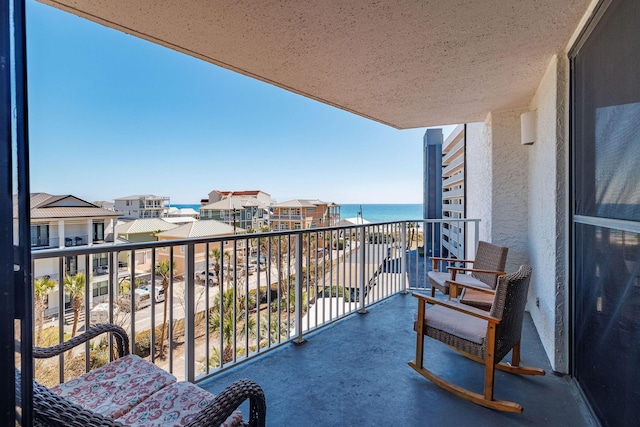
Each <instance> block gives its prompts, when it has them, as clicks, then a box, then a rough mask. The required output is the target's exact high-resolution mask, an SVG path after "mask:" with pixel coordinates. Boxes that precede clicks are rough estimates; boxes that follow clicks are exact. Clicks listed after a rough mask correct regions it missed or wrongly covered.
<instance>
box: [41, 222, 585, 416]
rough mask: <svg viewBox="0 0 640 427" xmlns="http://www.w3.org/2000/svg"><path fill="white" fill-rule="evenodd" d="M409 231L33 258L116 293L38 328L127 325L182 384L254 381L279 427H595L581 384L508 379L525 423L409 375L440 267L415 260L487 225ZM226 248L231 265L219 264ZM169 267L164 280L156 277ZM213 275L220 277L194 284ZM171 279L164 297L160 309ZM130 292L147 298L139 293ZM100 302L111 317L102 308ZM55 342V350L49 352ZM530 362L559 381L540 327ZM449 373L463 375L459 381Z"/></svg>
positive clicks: (469, 369) (316, 233) (63, 298)
mask: <svg viewBox="0 0 640 427" xmlns="http://www.w3.org/2000/svg"><path fill="white" fill-rule="evenodd" d="M407 222H413V223H415V222H418V223H419V224H420V225H421V229H420V231H419V233H418V238H417V239H416V240H415V241H414V240H413V239H412V241H411V242H408V233H407V231H408V228H409V227H407ZM407 222H404V221H401V222H390V223H381V224H369V225H364V226H351V227H334V228H325V229H315V230H313V231H307V230H300V231H288V232H281V233H277V232H273V233H260V234H254V235H241V236H225V237H224V238H208V239H190V240H184V241H174V242H151V243H144V244H126V245H113V246H105V247H87V248H65V249H56V250H42V251H34V252H33V254H32V256H33V259H34V260H35V263H36V264H35V265H36V270H38V268H39V267H38V266H39V265H50V266H51V265H53V266H55V269H57V270H59V271H51V272H44V271H36V272H35V275H36V277H44V276H45V274H46V275H47V277H50V278H53V280H55V279H56V278H57V277H65V275H64V274H63V272H64V269H65V267H66V265H65V263H66V262H67V260H68V259H69V258H71V257H75V258H77V264H78V266H79V267H80V269H79V270H84V271H90V272H91V273H90V275H89V277H88V278H87V280H86V283H87V284H88V286H90V287H95V288H96V289H100V290H103V289H107V290H108V294H107V295H103V294H102V293H101V294H100V297H99V298H96V297H95V295H96V293H95V292H91V289H86V290H85V291H84V292H82V293H81V295H78V296H76V297H78V298H82V299H83V304H82V309H81V313H79V316H78V317H77V318H78V323H77V324H76V325H72V322H73V319H74V317H75V316H73V313H72V310H71V309H69V307H70V306H71V304H69V300H70V299H71V298H72V297H71V296H70V295H65V293H58V292H56V297H57V298H49V307H48V309H47V316H48V317H47V319H49V320H46V321H43V322H42V323H40V321H39V320H38V319H39V316H38V309H37V307H36V308H35V312H36V322H35V327H36V333H35V337H36V341H37V342H38V343H39V344H41V345H43V344H45V345H49V344H53V343H55V342H57V339H56V338H53V339H52V337H62V333H61V332H60V331H64V334H65V337H66V334H67V333H68V332H69V331H70V330H71V329H72V328H73V327H74V326H75V327H77V329H78V330H82V328H84V327H85V324H95V323H98V322H107V321H108V322H113V323H118V324H120V325H121V326H123V327H124V328H125V329H126V330H127V331H128V333H129V336H130V340H131V342H130V345H131V348H132V349H134V350H133V351H134V352H135V353H137V354H138V355H140V356H142V357H144V358H147V359H149V360H151V361H153V362H154V363H156V364H157V365H158V366H160V367H162V368H164V369H166V370H167V371H169V372H171V373H173V374H174V375H176V376H177V377H178V378H179V379H187V380H189V381H193V382H197V383H199V384H200V385H201V386H202V387H204V388H207V389H209V390H211V391H213V392H216V391H220V389H221V388H223V387H224V385H225V384H226V383H228V382H229V381H231V380H233V379H235V378H236V377H239V376H248V377H251V378H253V379H254V380H257V381H258V382H259V383H260V384H261V385H262V386H263V388H264V390H265V392H266V395H267V400H268V404H269V411H268V414H269V416H268V423H269V425H291V424H294V425H344V424H353V425H369V424H386V425H420V424H421V422H422V421H420V420H424V419H425V417H427V416H432V417H436V419H438V420H441V422H443V423H444V422H453V423H454V424H458V425H461V424H467V423H470V422H471V421H472V420H474V421H475V424H478V422H477V421H478V419H481V420H482V423H485V424H481V425H499V424H504V423H512V422H520V421H522V422H524V423H527V422H529V423H534V422H535V421H536V420H540V419H543V417H544V416H546V414H548V413H553V414H554V421H555V420H557V418H556V414H557V416H558V417H561V418H563V417H566V419H568V420H574V421H575V420H584V422H580V423H579V424H580V425H588V422H589V420H590V418H589V417H588V416H587V415H585V414H586V411H585V410H584V408H583V407H582V404H581V401H580V400H579V399H578V398H576V391H575V389H574V385H573V383H572V382H571V381H569V380H567V379H564V378H562V377H557V376H554V375H547V376H546V377H543V378H534V379H522V378H518V377H515V376H511V377H510V376H509V375H508V374H504V375H502V374H497V379H496V382H497V388H496V395H497V397H500V396H501V395H504V396H508V398H509V399H512V400H518V401H520V402H522V403H523V404H524V406H525V408H527V409H526V411H525V413H524V414H522V415H505V414H501V413H496V412H493V411H488V410H486V409H483V408H480V407H476V406H475V405H473V404H470V403H468V402H465V401H463V400H460V399H457V398H455V397H452V396H451V395H449V394H448V393H446V392H444V391H442V390H440V389H439V388H437V387H435V386H434V385H433V384H430V383H428V382H427V381H426V380H424V379H423V378H421V377H420V376H419V375H418V374H416V373H415V372H414V371H413V370H412V369H410V368H409V367H408V366H407V362H408V361H409V360H412V359H413V357H414V353H413V352H414V350H415V333H414V332H413V329H412V328H413V325H412V323H413V313H414V312H415V311H416V306H417V303H416V300H415V299H414V298H412V297H411V296H410V295H407V294H406V293H407V292H410V291H412V290H422V291H426V290H427V289H428V285H427V284H426V283H425V277H426V273H427V269H428V268H430V263H429V262H425V258H424V257H421V256H420V255H419V250H418V249H419V247H420V246H421V245H424V243H425V242H424V241H423V237H422V236H423V234H422V230H426V229H431V230H435V229H437V228H439V229H440V230H439V232H438V233H431V235H442V232H443V228H445V227H448V228H451V227H453V226H461V225H462V224H464V223H470V224H469V225H472V226H475V227H476V228H477V226H478V221H477V220H465V219H461V220H452V221H447V220H435V221H407ZM427 227H428V228H427ZM443 243H444V242H440V244H443ZM429 244H430V247H435V246H436V245H437V244H438V242H435V241H432V242H430V243H429ZM471 244H472V245H473V246H474V247H475V244H476V242H472V243H471ZM220 247H222V248H224V252H226V254H225V255H224V256H223V258H224V260H220V257H218V258H216V257H215V256H214V255H213V253H214V251H212V249H213V248H220ZM167 248H168V249H169V250H168V251H166V249H167ZM245 248H248V249H249V251H250V252H248V251H247V250H246V249H245ZM161 249H162V251H161ZM104 253H107V259H108V264H107V265H103V266H101V267H100V268H99V269H96V270H92V269H90V268H89V265H90V264H89V262H90V258H91V257H90V256H87V255H96V254H104ZM167 253H168V255H163V254H167ZM247 253H251V256H246V255H247ZM43 260H50V261H51V260H53V261H54V262H46V261H45V262H43ZM257 260H261V262H260V263H259V264H258V262H257ZM223 261H224V262H223ZM163 263H164V265H165V267H167V268H166V269H165V270H164V271H163V269H162V268H158V267H155V268H154V266H160V265H162V264H163ZM203 271H204V272H205V274H206V275H209V272H211V274H212V276H213V277H216V280H214V281H212V282H210V283H206V282H204V281H199V280H197V276H198V274H201V273H202V272H203ZM165 280H166V285H167V292H166V293H164V294H163V298H158V296H159V295H156V294H157V293H158V289H162V285H163V282H164V281H165ZM132 283H133V284H134V286H136V287H140V288H143V290H144V291H145V292H149V294H150V295H149V298H146V299H144V298H143V294H144V292H140V293H138V292H136V293H135V294H134V293H132V292H130V287H131V284H132ZM154 283H155V286H153V285H152V284H154ZM221 293H222V297H221V295H220V294H221ZM132 295H134V296H132ZM221 299H222V301H223V302H222V303H221V302H220V301H221ZM165 301H166V304H167V313H168V315H167V317H166V318H164V317H163V304H165ZM98 303H102V304H100V306H101V307H100V312H98V311H96V310H97V309H96V310H94V308H95V307H97V305H98ZM105 303H106V307H107V310H106V311H105V310H104V307H105ZM52 305H53V306H56V305H57V307H58V308H56V307H54V308H53V309H52V308H51V306H52ZM59 307H67V308H66V309H62V310H60V309H59ZM366 312H368V314H366V315H364V314H363V313H366ZM225 322H226V327H225V326H224V325H225ZM163 331H164V332H163ZM45 337H49V338H46V339H49V340H52V341H53V342H48V343H44V342H43V340H45ZM65 339H68V338H65ZM292 343H298V344H302V343H304V344H303V345H300V346H293V345H291V344H292ZM101 346H102V343H101V342H100V340H96V342H94V343H93V345H92V346H91V347H87V348H86V349H85V353H84V354H81V353H82V352H80V354H71V355H65V356H64V357H62V358H61V359H60V360H59V361H54V362H53V364H52V365H51V366H48V365H45V364H43V363H40V364H38V365H36V369H35V371H36V378H37V379H38V380H39V381H40V382H42V383H44V384H46V385H48V386H51V385H54V384H56V383H59V382H63V381H67V380H69V379H71V378H73V377H74V376H76V375H80V374H81V373H82V372H84V370H86V369H87V368H91V367H94V366H93V365H92V364H93V363H94V361H95V360H96V359H99V358H97V357H96V356H97V354H98V352H101V351H102V352H106V350H105V349H106V348H108V347H106V346H105V349H102V350H100V348H101ZM428 355H429V357H430V358H432V360H434V361H436V363H438V364H442V366H443V369H444V370H445V371H448V373H449V374H453V375H454V376H456V378H457V379H459V380H460V383H461V384H463V385H467V384H466V383H469V387H472V388H473V387H475V386H476V385H475V383H477V384H478V385H480V384H481V383H482V374H483V370H482V367H481V366H479V365H474V363H473V362H468V364H464V363H463V364H460V363H459V362H460V359H461V356H459V355H457V354H455V353H453V352H452V351H450V350H448V349H447V348H446V347H437V348H435V347H434V348H433V353H431V352H429V353H428ZM105 357H106V354H105V355H103V356H102V358H103V360H108V358H107V359H104V358H105ZM82 361H86V362H82ZM523 361H524V362H525V363H528V364H530V365H536V366H541V367H543V368H545V369H546V370H547V371H548V372H549V371H550V368H549V364H548V361H547V360H546V356H545V353H544V350H543V348H542V346H541V344H540V340H539V338H538V336H537V334H536V331H535V329H534V327H533V324H532V322H531V320H530V319H529V318H528V320H527V323H526V329H525V332H524V345H523ZM79 362H82V363H79ZM243 362H247V363H243ZM448 363H455V364H456V366H463V368H461V369H460V370H457V371H455V372H451V371H452V369H451V368H448V367H447V364H448ZM79 367H82V368H81V370H78V369H79ZM425 411H429V412H430V414H429V413H426V412H425ZM550 411H553V412H550ZM478 417H480V418H478ZM477 418H478V419H477ZM563 419H564V418H563ZM319 420H322V421H319Z"/></svg>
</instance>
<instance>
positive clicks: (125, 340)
mask: <svg viewBox="0 0 640 427" xmlns="http://www.w3.org/2000/svg"><path fill="white" fill-rule="evenodd" d="M107 332H110V333H112V334H113V337H114V338H115V340H116V346H117V348H118V357H122V356H126V355H127V354H129V337H128V336H127V333H126V331H125V330H124V329H122V327H120V326H118V325H115V324H113V323H105V324H101V325H96V326H94V327H92V328H90V329H87V331H86V332H84V333H82V334H80V335H78V336H76V337H73V338H71V339H69V340H67V341H65V342H63V343H61V344H58V345H54V346H52V347H33V357H34V358H36V359H47V358H49V357H53V356H58V355H60V354H62V353H64V352H65V351H68V350H71V349H72V348H74V347H77V346H78V345H80V344H84V343H85V342H87V341H89V340H91V339H93V338H95V337H97V336H98V335H101V334H104V333H107Z"/></svg>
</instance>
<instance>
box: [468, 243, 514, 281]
mask: <svg viewBox="0 0 640 427" xmlns="http://www.w3.org/2000/svg"><path fill="white" fill-rule="evenodd" d="M508 252H509V248H505V247H502V246H497V245H494V244H492V243H487V242H483V241H479V242H478V250H477V251H476V258H475V261H474V263H473V268H474V269H476V270H492V271H504V266H505V265H506V264H507V253H508ZM471 275H472V276H473V277H475V278H476V279H478V280H480V281H481V282H482V283H484V284H486V285H488V286H490V287H491V289H495V287H496V275H495V274H487V273H475V272H474V273H471Z"/></svg>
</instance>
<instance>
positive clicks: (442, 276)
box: [427, 271, 493, 294]
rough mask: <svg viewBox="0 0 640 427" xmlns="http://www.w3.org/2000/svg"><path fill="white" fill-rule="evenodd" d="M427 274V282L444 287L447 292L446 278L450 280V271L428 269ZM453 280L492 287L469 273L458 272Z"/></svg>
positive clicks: (480, 286)
mask: <svg viewBox="0 0 640 427" xmlns="http://www.w3.org/2000/svg"><path fill="white" fill-rule="evenodd" d="M427 276H428V277H429V282H431V283H433V284H435V285H437V287H439V288H441V289H446V292H444V293H445V294H447V293H449V284H448V283H446V282H447V280H451V273H449V272H441V271H430V272H428V273H427ZM454 281H455V282H458V283H462V284H464V285H473V286H477V287H479V288H484V289H493V288H492V287H491V286H489V285H487V284H486V283H484V282H481V281H480V280H478V279H476V278H475V277H473V276H471V275H470V274H460V273H458V274H456V280H454Z"/></svg>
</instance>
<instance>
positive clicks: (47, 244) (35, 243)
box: [31, 237, 60, 250]
mask: <svg viewBox="0 0 640 427" xmlns="http://www.w3.org/2000/svg"><path fill="white" fill-rule="evenodd" d="M59 242H60V239H58V238H57V237H31V249H32V250H37V249H49V248H57V247H58V246H59Z"/></svg>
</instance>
